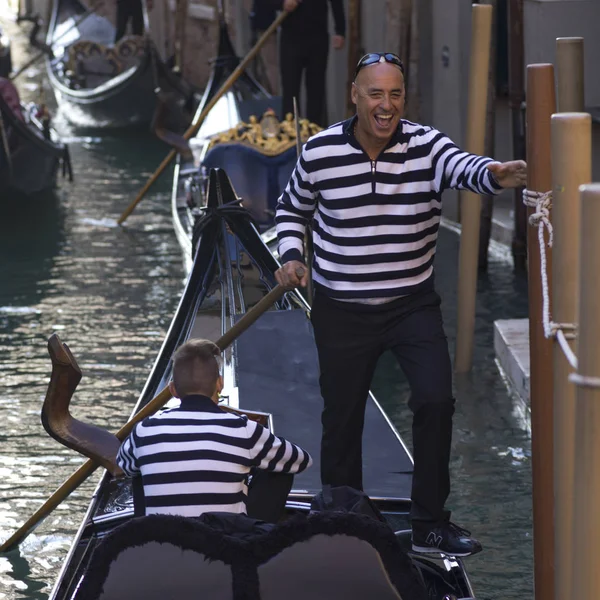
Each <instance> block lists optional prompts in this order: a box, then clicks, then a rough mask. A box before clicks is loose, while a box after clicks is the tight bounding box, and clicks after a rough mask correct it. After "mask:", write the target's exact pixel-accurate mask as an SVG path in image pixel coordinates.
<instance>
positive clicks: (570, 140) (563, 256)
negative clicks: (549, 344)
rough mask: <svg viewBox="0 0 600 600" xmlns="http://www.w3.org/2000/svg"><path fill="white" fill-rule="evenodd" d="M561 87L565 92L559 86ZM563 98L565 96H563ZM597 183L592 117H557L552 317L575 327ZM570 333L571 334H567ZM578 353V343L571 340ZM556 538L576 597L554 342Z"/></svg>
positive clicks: (559, 563) (566, 396) (565, 373)
mask: <svg viewBox="0 0 600 600" xmlns="http://www.w3.org/2000/svg"><path fill="white" fill-rule="evenodd" d="M558 89H559V90H560V83H559V87H558ZM559 95H560V93H559ZM591 179H592V119H591V117H590V115H588V114H585V113H559V114H556V115H552V194H553V196H552V223H553V227H554V245H553V248H552V254H553V264H552V275H553V277H552V319H553V321H554V322H556V323H568V324H571V323H573V324H574V323H576V322H577V303H578V292H579V228H580V200H579V186H581V185H583V184H585V183H589V182H590V181H591ZM566 333H567V334H568V331H567V332H566ZM569 345H570V346H571V348H572V350H573V351H575V345H576V344H575V342H574V340H571V341H569ZM553 354H554V502H555V507H554V514H555V516H554V536H555V559H554V564H555V572H554V576H555V589H556V598H557V600H559V599H561V598H569V597H570V594H571V560H572V552H573V543H574V541H573V487H574V484H575V479H574V478H575V386H574V385H573V384H572V383H571V382H570V381H569V374H570V373H572V372H573V368H572V367H571V365H570V363H569V361H568V360H567V358H566V357H565V355H564V352H563V351H562V349H561V347H560V345H559V343H558V342H556V341H555V342H554V349H553Z"/></svg>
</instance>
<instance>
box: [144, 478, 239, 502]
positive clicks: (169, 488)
mask: <svg viewBox="0 0 600 600" xmlns="http://www.w3.org/2000/svg"><path fill="white" fill-rule="evenodd" d="M246 489H247V486H246V485H244V484H242V483H240V482H230V483H227V482H222V481H188V482H185V483H162V484H161V483H157V484H151V485H145V486H144V495H145V496H148V497H154V496H177V495H179V494H181V495H182V496H185V495H186V494H232V495H234V494H238V493H239V492H240V491H246ZM166 502H168V500H167V501H166Z"/></svg>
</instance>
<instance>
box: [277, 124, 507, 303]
mask: <svg viewBox="0 0 600 600" xmlns="http://www.w3.org/2000/svg"><path fill="white" fill-rule="evenodd" d="M355 122H356V117H353V118H352V119H349V120H347V121H343V122H341V123H338V124H336V125H332V126H331V127H329V128H328V129H325V130H324V131H321V132H319V133H318V134H316V135H315V136H313V137H312V138H311V139H309V140H308V142H307V143H306V145H305V146H304V149H303V150H302V154H301V156H300V160H299V161H298V164H297V165H296V168H295V170H294V172H293V173H292V176H291V178H290V181H289V183H288V185H287V187H286V189H285V191H284V192H283V194H282V195H281V197H280V198H279V202H278V205H277V215H276V223H277V235H278V239H279V254H280V256H281V261H282V262H283V263H285V262H287V261H289V260H302V254H303V239H304V229H305V225H306V222H307V221H308V220H309V219H310V218H311V217H313V215H314V220H313V242H314V250H315V251H314V264H313V267H314V268H313V278H314V280H315V283H316V284H317V285H318V286H319V287H320V289H322V290H323V291H324V292H325V293H326V294H327V295H329V296H331V297H333V298H338V299H341V300H355V301H361V300H365V299H377V298H393V297H397V296H402V295H408V294H411V293H414V292H417V291H420V290H422V289H426V288H427V287H430V286H432V282H433V277H432V276H433V259H434V255H435V249H436V242H437V235H438V228H439V223H440V218H441V212H442V211H441V208H442V192H443V191H444V190H445V189H448V188H455V189H463V190H470V191H473V192H475V193H477V194H497V193H498V192H499V191H500V190H501V189H502V188H501V186H500V185H498V183H497V182H496V180H495V178H494V176H493V175H492V174H491V172H490V171H489V170H487V169H486V165H488V164H489V163H491V162H494V161H493V160H492V159H491V158H486V157H481V156H476V155H473V154H469V153H467V152H463V151H462V150H460V149H459V148H458V147H457V146H456V145H455V144H454V143H453V142H452V141H451V140H450V139H449V138H448V137H447V136H446V135H444V134H443V133H440V132H439V131H437V130H435V129H433V128H432V127H427V126H424V125H418V124H416V123H411V122H410V121H406V120H402V121H400V125H399V126H398V129H397V131H396V133H395V134H394V136H393V138H392V139H391V141H390V143H389V144H388V146H387V147H386V148H385V150H384V151H383V152H382V153H381V154H380V155H379V157H378V158H377V160H376V161H372V160H370V158H369V157H368V155H367V153H366V152H365V151H364V150H363V149H362V148H361V146H360V144H359V143H358V141H357V140H356V138H355V137H354V134H353V128H354V124H355Z"/></svg>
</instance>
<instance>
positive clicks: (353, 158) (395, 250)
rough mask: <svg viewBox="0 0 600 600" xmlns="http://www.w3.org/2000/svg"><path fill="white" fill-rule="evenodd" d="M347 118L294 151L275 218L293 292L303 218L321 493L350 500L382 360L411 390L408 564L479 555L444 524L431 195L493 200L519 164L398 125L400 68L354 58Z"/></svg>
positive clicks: (445, 361)
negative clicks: (418, 555)
mask: <svg viewBox="0 0 600 600" xmlns="http://www.w3.org/2000/svg"><path fill="white" fill-rule="evenodd" d="M352 101H353V103H354V104H355V105H356V115H354V117H352V118H351V119H348V120H346V121H343V122H341V123H338V124H336V125H332V126H331V127H329V128H328V129H326V130H324V131H321V132H320V133H318V134H316V135H315V136H313V137H312V138H311V139H309V140H308V142H307V143H306V144H305V146H304V148H303V149H302V154H301V156H300V158H299V160H298V163H297V165H296V169H295V170H294V172H293V173H292V176H291V178H290V182H289V184H288V186H287V187H286V189H285V191H284V193H283V194H282V196H281V197H280V199H279V203H278V205H277V212H276V223H277V235H278V238H279V255H280V257H281V262H282V264H283V266H282V267H281V268H280V269H279V270H278V271H277V272H276V274H275V275H276V278H277V281H278V282H279V283H280V284H281V285H283V286H285V287H296V286H298V285H306V282H307V277H308V274H307V273H304V274H303V275H302V277H299V276H298V274H297V270H298V269H299V268H300V267H303V241H304V231H305V226H306V223H307V222H308V221H309V220H310V219H313V215H314V219H313V233H312V235H313V245H314V259H313V270H312V273H313V280H314V289H315V295H314V301H313V305H312V310H311V320H312V324H313V329H314V335H315V343H316V346H317V351H318V356H319V367H320V372H321V375H320V380H319V383H320V386H321V395H322V396H323V400H324V408H323V413H322V424H323V433H322V441H321V481H322V483H323V484H328V485H331V486H343V485H347V486H350V487H353V488H356V489H358V490H362V485H363V483H362V481H363V480H362V435H363V423H364V414H365V405H366V401H367V396H368V394H369V388H370V387H371V381H372V379H373V374H374V372H375V367H376V365H377V362H378V360H379V357H380V356H381V355H382V354H383V353H384V352H386V351H388V350H389V351H391V352H392V353H393V354H394V356H395V358H396V360H397V361H398V364H399V366H400V368H401V369H402V371H403V372H404V374H405V375H406V378H407V379H408V383H409V385H410V389H411V397H410V401H409V407H410V409H411V410H412V413H413V421H412V431H413V456H414V473H413V483H412V495H411V498H412V505H411V519H412V543H413V550H415V551H417V552H444V553H446V554H451V555H457V556H466V555H468V554H473V553H475V552H478V551H479V550H481V544H480V543H479V542H478V541H477V540H476V539H473V538H472V537H471V536H470V533H469V532H468V531H467V530H465V529H463V528H462V527H459V526H458V525H455V524H454V523H452V522H451V521H450V512H449V511H447V510H446V508H445V503H446V500H447V498H448V495H449V493H450V449H451V441H452V416H453V413H454V397H453V395H452V366H451V363H450V355H449V352H448V341H447V339H446V334H445V332H444V326H443V321H442V313H441V310H440V304H441V300H440V297H439V295H438V294H437V292H436V291H435V286H434V267H433V261H434V257H435V251H436V243H437V235H438V229H439V225H440V218H441V212H442V211H441V206H442V194H443V192H444V190H446V189H449V188H453V189H462V190H470V191H473V192H475V193H477V194H498V193H499V192H500V191H501V190H502V189H503V188H514V187H519V186H522V185H525V182H526V177H527V165H526V164H525V163H524V162H523V161H510V162H506V163H499V162H496V161H494V160H492V159H491V158H487V157H485V156H477V155H474V154H469V153H467V152H464V151H462V150H461V149H460V148H458V147H457V146H456V145H455V144H454V143H453V142H452V141H451V140H450V139H449V138H448V137H447V136H446V135H444V134H443V133H441V132H439V131H437V130H435V129H434V128H433V127H428V126H426V125H420V124H418V123H412V122H410V121H407V120H405V119H404V118H403V116H404V102H405V87H404V67H403V65H402V62H401V61H400V59H399V58H398V57H397V56H396V55H395V54H392V53H389V52H374V53H371V54H367V55H365V56H363V57H362V58H361V60H360V61H359V62H358V64H357V67H356V71H355V75H354V82H353V84H352Z"/></svg>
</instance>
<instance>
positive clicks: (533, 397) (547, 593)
mask: <svg viewBox="0 0 600 600" xmlns="http://www.w3.org/2000/svg"><path fill="white" fill-rule="evenodd" d="M554 112H556V95H555V90H554V67H553V66H552V65H551V64H536V65H529V66H528V67H527V156H528V163H529V164H528V178H527V179H528V181H527V188H528V189H529V190H531V191H535V192H547V191H549V190H550V189H551V186H552V164H551V141H550V140H551V134H550V122H551V121H550V120H551V117H552V114H553V113H554ZM533 212H534V209H532V208H530V209H528V214H532V213H533ZM546 241H547V239H546ZM527 249H528V260H529V354H530V376H529V382H530V384H529V386H530V405H531V455H532V457H531V462H532V479H533V492H532V494H533V552H534V585H535V598H536V600H554V599H555V596H554V483H553V460H552V459H553V437H554V425H553V421H554V419H553V409H552V398H553V387H554V386H553V378H552V340H550V339H546V337H545V335H544V326H543V322H542V283H541V277H540V272H541V270H540V249H539V244H538V235H537V230H536V229H535V228H533V227H529V228H528V231H527ZM546 256H547V257H548V263H547V272H548V276H549V286H550V287H551V286H552V253H551V251H550V249H549V248H547V247H546ZM556 600H559V599H556ZM560 600H566V599H560Z"/></svg>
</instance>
